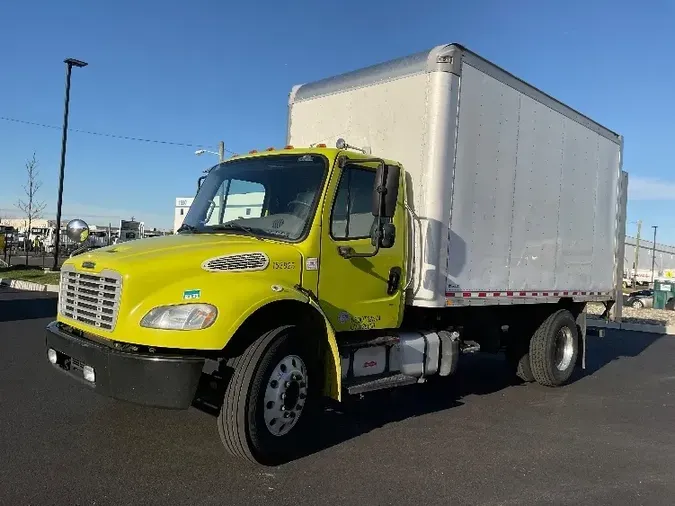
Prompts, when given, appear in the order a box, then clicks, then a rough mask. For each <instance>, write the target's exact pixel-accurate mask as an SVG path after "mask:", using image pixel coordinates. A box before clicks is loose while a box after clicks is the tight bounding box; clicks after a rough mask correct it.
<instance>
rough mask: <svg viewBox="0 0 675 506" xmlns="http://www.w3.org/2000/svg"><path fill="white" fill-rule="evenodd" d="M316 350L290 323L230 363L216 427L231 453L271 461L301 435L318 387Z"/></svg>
mask: <svg viewBox="0 0 675 506" xmlns="http://www.w3.org/2000/svg"><path fill="white" fill-rule="evenodd" d="M316 357H317V354H316V353H315V352H314V351H313V350H312V349H311V348H310V347H309V346H308V345H307V343H306V342H305V340H303V339H302V337H301V335H300V333H299V329H298V328H297V327H295V326H283V327H279V328H276V329H274V330H272V331H270V332H267V333H265V334H263V335H262V336H261V337H260V338H259V339H257V340H256V341H254V342H253V343H252V344H251V345H250V346H249V347H248V348H247V349H246V350H245V351H244V353H242V355H241V356H239V357H237V358H236V359H234V360H233V361H232V363H231V366H232V367H233V368H234V373H233V375H232V378H231V379H230V381H229V383H228V385H227V388H226V390H225V396H224V400H223V406H222V408H221V411H220V415H219V416H218V432H219V433H220V438H221V441H222V443H223V445H224V446H225V448H226V449H227V450H228V452H229V453H231V454H232V455H234V456H237V457H240V458H244V459H247V460H249V461H251V462H254V463H260V464H265V465H274V464H278V463H281V462H284V461H287V460H289V459H292V458H293V457H294V456H296V455H297V453H298V451H301V449H302V447H303V446H304V443H305V442H306V440H307V437H308V434H307V432H308V431H307V428H308V426H309V425H310V424H311V418H313V416H314V415H315V414H316V411H317V406H318V397H319V394H320V389H321V382H320V376H321V374H320V373H319V367H318V365H319V361H318V360H317V358H316Z"/></svg>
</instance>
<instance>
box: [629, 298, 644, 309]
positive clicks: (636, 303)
mask: <svg viewBox="0 0 675 506" xmlns="http://www.w3.org/2000/svg"><path fill="white" fill-rule="evenodd" d="M644 306H645V305H644V304H643V303H642V301H641V300H640V299H635V300H634V301H633V303H632V304H631V307H632V308H633V309H642V308H643V307H644Z"/></svg>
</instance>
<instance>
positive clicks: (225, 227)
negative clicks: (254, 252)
mask: <svg viewBox="0 0 675 506" xmlns="http://www.w3.org/2000/svg"><path fill="white" fill-rule="evenodd" d="M209 228H210V229H211V230H241V231H242V232H246V233H247V234H250V235H251V236H253V237H255V238H256V239H259V240H261V241H262V238H261V237H258V236H257V235H256V232H258V233H261V232H262V233H263V234H266V233H267V231H266V230H264V229H262V228H254V227H247V226H246V225H242V224H241V223H223V224H221V225H212V226H210V227H209Z"/></svg>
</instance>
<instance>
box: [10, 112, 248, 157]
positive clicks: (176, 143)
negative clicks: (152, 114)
mask: <svg viewBox="0 0 675 506" xmlns="http://www.w3.org/2000/svg"><path fill="white" fill-rule="evenodd" d="M0 120H3V121H9V122H12V123H21V124H23V125H32V126H38V127H42V128H52V129H56V130H60V129H61V128H62V127H60V126H55V125H46V124H44V123H36V122H34V121H25V120H21V119H16V118H8V117H6V116H0ZM68 131H69V132H76V133H80V134H89V135H98V136H99V137H111V138H113V139H124V140H127V141H139V142H151V143H154V144H169V145H172V146H185V147H188V148H202V149H205V148H210V149H214V148H215V146H210V145H204V144H192V143H190V142H173V141H160V140H155V139H143V138H140V137H131V136H129V135H115V134H109V133H102V132H92V131H91V130H80V129H77V128H69V129H68ZM225 151H227V152H228V153H230V154H235V153H234V151H230V150H229V149H225Z"/></svg>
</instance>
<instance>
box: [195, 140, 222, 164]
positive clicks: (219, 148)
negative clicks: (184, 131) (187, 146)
mask: <svg viewBox="0 0 675 506" xmlns="http://www.w3.org/2000/svg"><path fill="white" fill-rule="evenodd" d="M204 153H208V154H210V155H216V156H217V157H218V163H223V162H224V161H225V143H224V142H223V141H220V142H219V143H218V152H217V153H216V152H215V151H209V150H208V149H198V150H197V151H195V155H197V156H202V155H203V154H204Z"/></svg>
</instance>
